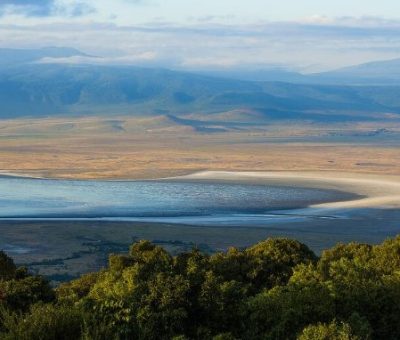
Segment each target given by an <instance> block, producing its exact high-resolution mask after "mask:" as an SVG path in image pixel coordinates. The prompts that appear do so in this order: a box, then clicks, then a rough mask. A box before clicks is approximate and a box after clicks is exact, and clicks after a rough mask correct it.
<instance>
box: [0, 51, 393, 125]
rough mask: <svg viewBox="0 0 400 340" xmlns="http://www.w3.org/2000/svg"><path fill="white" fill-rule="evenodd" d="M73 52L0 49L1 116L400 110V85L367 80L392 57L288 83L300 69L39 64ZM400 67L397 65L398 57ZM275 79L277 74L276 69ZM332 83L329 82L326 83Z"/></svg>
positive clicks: (319, 117) (345, 114) (347, 116)
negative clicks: (200, 70) (259, 73)
mask: <svg viewBox="0 0 400 340" xmlns="http://www.w3.org/2000/svg"><path fill="white" fill-rule="evenodd" d="M16 51H17V52H16ZM70 56H87V55H86V54H84V53H82V52H80V51H77V50H74V49H68V48H47V49H40V50H8V49H0V103H1V107H0V118H12V117H22V116H48V115H56V114H63V115H70V114H74V115H88V114H103V115H110V116H112V115H121V114H126V115H144V114H146V115H160V114H165V115H174V117H175V116H179V117H180V119H185V116H186V115H188V114H191V113H194V112H196V113H203V114H206V115H211V114H215V113H219V112H224V111H229V110H235V109H245V110H251V111H254V112H258V113H260V114H257V115H250V116H249V120H250V121H249V122H251V123H255V121H254V120H255V119H265V118H268V119H272V120H278V119H291V120H311V121H352V120H371V119H374V120H376V119H385V118H386V117H387V116H388V115H391V114H392V115H394V117H397V116H398V115H399V114H400V84H399V86H397V85H391V86H387V84H386V83H385V84H384V85H385V86H382V84H380V86H378V85H376V84H375V81H371V83H368V81H367V80H368V79H375V80H378V79H386V78H384V77H387V79H389V76H392V78H393V80H395V78H396V76H395V75H396V73H395V72H396V62H395V61H391V62H388V63H389V64H390V65H391V68H392V71H391V72H387V73H386V74H385V73H384V72H383V71H384V70H385V67H384V64H385V62H382V63H383V64H382V63H371V64H366V65H360V66H358V67H352V68H346V69H342V70H338V71H335V72H330V73H325V74H319V75H312V76H304V75H299V77H298V78H296V79H297V80H295V81H294V80H293V81H290V77H294V78H295V74H292V73H289V72H286V73H285V76H286V78H285V82H282V81H268V82H267V81H261V80H262V79H264V78H261V79H258V81H251V80H241V79H239V78H244V76H243V75H242V76H240V74H237V77H236V78H238V79H233V78H235V77H229V76H228V75H227V74H225V75H223V74H219V75H218V76H217V74H214V75H213V76H211V75H201V74H193V73H187V72H178V71H170V70H165V69H146V68H138V67H131V66H98V65H65V64H42V63H37V61H40V60H41V59H43V58H46V57H51V58H68V57H70ZM13 57H14V61H13V62H12V59H13ZM7 65H8V66H7ZM397 65H399V67H398V68H397V69H398V70H400V62H397ZM363 70H368V72H366V71H365V72H364V71H363ZM379 70H382V72H379ZM399 73H400V72H399ZM352 74H354V83H362V84H363V86H348V85H343V84H346V83H347V80H348V79H351V75H352ZM378 75H379V76H378ZM266 76H267V75H266V74H265V77H266ZM274 77H275V78H274V80H279V72H275V75H274ZM250 79H251V78H250ZM318 79H325V80H324V81H322V80H321V81H319V80H318ZM338 79H340V81H339V80H338ZM346 79H347V80H346ZM300 80H302V81H300ZM361 80H362V81H361ZM329 82H331V83H332V84H329V85H328V84H326V83H329ZM341 83H342V84H341ZM369 84H372V85H369ZM255 117H257V118H255ZM260 117H261V118H260ZM391 117H392V116H391ZM399 118H400V115H399Z"/></svg>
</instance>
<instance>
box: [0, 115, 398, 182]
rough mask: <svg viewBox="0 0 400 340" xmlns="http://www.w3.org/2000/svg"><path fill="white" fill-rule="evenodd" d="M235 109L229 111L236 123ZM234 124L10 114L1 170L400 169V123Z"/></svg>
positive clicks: (147, 175) (129, 173)
mask: <svg viewBox="0 0 400 340" xmlns="http://www.w3.org/2000/svg"><path fill="white" fill-rule="evenodd" d="M235 114H236V115H237V113H232V112H230V113H229V114H228V115H227V114H225V116H224V115H222V117H228V118H229V119H228V120H230V121H231V118H232V115H235ZM226 115H227V116H226ZM217 117H219V118H221V115H217ZM221 119H222V118H221ZM237 119H239V118H237ZM226 124H227V123H226V122H224V121H223V120H222V121H218V122H215V121H214V122H213V125H212V126H211V125H208V129H211V128H212V129H214V130H212V131H213V132H210V130H207V132H204V131H202V130H200V131H199V130H198V129H196V127H194V126H192V125H190V124H189V125H188V124H186V123H182V122H176V121H174V120H171V119H169V118H168V117H165V116H156V117H119V118H113V119H108V118H106V117H87V118H51V119H50V118H48V119H20V120H19V119H17V120H2V121H0V169H1V170H2V171H3V172H13V173H19V174H29V175H32V176H42V177H51V178H80V179H93V178H105V179H152V178H160V177H169V176H178V175H183V174H189V173H193V172H197V171H202V170H223V171H274V170H275V171H276V170H292V171H299V170H302V171H309V170H313V171H316V170H319V171H350V172H362V173H377V174H393V175H398V174H400V151H399V144H400V123H393V122H390V123H388V122H386V123H385V122H364V123H353V124H349V125H347V124H345V123H342V124H329V125H321V124H316V123H311V122H309V123H307V122H298V123H297V124H296V123H295V122H291V123H290V124H285V123H284V122H280V123H279V124H278V123H271V122H270V123H268V122H266V123H265V124H259V125H257V126H242V125H240V124H239V125H234V126H232V124H231V123H230V124H231V125H229V127H227V125H226ZM218 129H220V130H218Z"/></svg>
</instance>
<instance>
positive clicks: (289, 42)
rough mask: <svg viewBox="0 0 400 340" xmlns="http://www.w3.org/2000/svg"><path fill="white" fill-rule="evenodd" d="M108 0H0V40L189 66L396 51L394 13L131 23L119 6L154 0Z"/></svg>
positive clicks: (145, 5)
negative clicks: (270, 19) (245, 20)
mask: <svg viewBox="0 0 400 340" xmlns="http://www.w3.org/2000/svg"><path fill="white" fill-rule="evenodd" d="M113 4H114V5H113V6H112V7H110V1H105V0H97V1H94V0H20V1H12V0H5V1H2V2H1V3H0V13H1V15H2V17H1V20H0V47H18V48H23V47H30V48H37V47H44V46H70V47H75V48H78V49H80V50H82V51H84V52H87V53H88V54H90V55H96V56H102V57H103V58H83V57H79V58H74V59H71V60H63V62H74V63H77V62H90V63H118V64H135V65H142V66H157V67H169V68H175V69H189V70H194V69H195V70H199V69H216V68H242V69H243V68H244V69H246V68H247V69H258V68H267V67H272V66H274V67H275V66H276V65H278V66H284V67H288V68H290V69H295V70H301V71H304V72H312V71H320V70H327V69H333V68H336V67H341V66H346V65H351V64H358V63H362V62H368V61H372V60H379V59H392V58H397V57H400V53H399V51H400V20H396V19H386V18H381V17H350V16H345V17H338V18H337V17H336V18H334V17H327V16H319V15H314V16H310V17H305V18H300V19H298V20H288V21H272V22H271V21H265V20H264V21H256V20H255V21H254V22H245V23H240V22H238V20H237V19H234V18H231V17H229V16H226V17H220V16H207V17H204V16H203V17H200V16H197V17H191V18H188V19H187V20H186V21H185V22H178V21H175V22H174V21H166V20H165V18H163V17H160V18H158V19H157V18H156V19H154V20H152V21H149V22H136V21H137V20H136V21H135V20H134V19H132V20H127V19H124V20H122V19H120V18H121V17H123V14H121V13H122V12H123V10H124V9H125V8H126V9H127V12H129V13H131V15H132V18H134V17H135V14H136V13H138V17H139V16H140V15H139V14H140V13H142V12H141V11H145V12H146V13H147V12H151V11H153V12H154V11H155V12H156V9H157V2H156V0H154V1H152V0H147V1H140V0H116V1H115V3H114V2H113ZM128 9H129V11H128ZM160 14H163V13H160ZM127 18H128V19H129V16H127ZM59 61H60V60H59ZM46 62H53V60H46Z"/></svg>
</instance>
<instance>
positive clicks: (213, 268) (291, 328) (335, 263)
mask: <svg viewBox="0 0 400 340" xmlns="http://www.w3.org/2000/svg"><path fill="white" fill-rule="evenodd" d="M399 301H400V237H397V238H395V239H391V240H387V241H385V242H384V243H382V244H380V245H376V246H371V245H366V244H358V243H351V244H347V245H344V244H339V245H337V246H335V247H334V248H332V249H329V250H326V251H325V252H323V253H322V255H321V257H320V258H317V257H316V256H315V254H314V253H313V252H312V251H310V250H309V249H308V248H307V247H306V246H305V245H303V244H301V243H299V242H297V241H293V240H288V239H268V240H266V241H264V242H261V243H258V244H257V245H255V246H253V247H250V248H248V249H245V250H238V249H235V248H231V249H229V250H228V251H227V252H226V253H216V254H213V255H207V254H204V253H202V252H200V251H198V250H196V249H194V250H192V251H191V252H189V253H183V254H180V255H177V256H171V255H170V254H169V253H167V252H166V251H165V250H164V249H163V248H161V247H157V246H155V245H153V244H151V243H150V242H147V241H140V242H138V243H135V244H133V245H132V247H131V248H130V251H129V254H128V255H112V256H110V259H109V266H108V268H107V269H104V270H102V271H100V272H98V273H93V274H87V275H84V276H82V277H81V278H80V279H77V280H74V281H71V282H69V283H65V284H63V285H61V286H60V287H58V288H56V289H54V290H53V289H52V288H51V287H50V285H49V283H48V282H47V281H46V280H45V279H43V278H42V277H40V276H31V275H29V274H28V273H27V271H26V270H25V269H24V268H17V267H16V266H15V265H14V263H13V261H12V260H11V259H10V258H9V257H7V256H6V254H4V253H2V252H0V338H1V339H22V340H24V339H176V340H177V339H180V340H184V339H219V340H222V339H301V340H307V339H321V340H322V339H340V340H345V339H353V340H355V339H360V340H361V339H398V338H399V337H400V323H399V320H400V304H399V303H398V302H399Z"/></svg>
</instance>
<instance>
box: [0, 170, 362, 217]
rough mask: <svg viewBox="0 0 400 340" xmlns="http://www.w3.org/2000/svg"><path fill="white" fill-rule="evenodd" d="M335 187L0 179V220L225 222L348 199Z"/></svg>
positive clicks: (346, 195) (350, 195)
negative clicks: (180, 219)
mask: <svg viewBox="0 0 400 340" xmlns="http://www.w3.org/2000/svg"><path fill="white" fill-rule="evenodd" d="M353 197H354V195H352V194H349V193H344V192H339V191H334V190H323V189H314V188H298V187H289V186H276V185H254V184H235V183H208V182H172V181H73V180H72V181H70V180H41V179H29V178H14V177H1V178H0V218H63V219H69V218H75V219H76V218H108V219H113V218H115V219H116V220H118V219H121V218H133V219H135V218H137V219H141V218H143V219H147V220H148V219H155V220H157V221H162V220H163V219H166V220H168V219H170V221H172V222H173V221H175V222H179V220H176V219H179V218H183V219H185V220H186V222H185V223H188V221H189V222H190V221H193V222H195V221H196V218H198V219H199V221H201V220H202V219H203V220H204V219H205V218H210V217H211V218H213V217H215V218H216V221H220V222H221V223H224V217H225V218H226V221H231V220H232V219H235V218H236V217H237V218H238V219H240V220H244V221H245V220H246V216H248V217H249V219H251V218H257V217H261V218H263V217H268V212H270V211H273V210H281V209H297V208H303V207H307V206H308V205H310V204H316V203H323V202H332V201H338V200H346V199H351V198H353Z"/></svg>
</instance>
